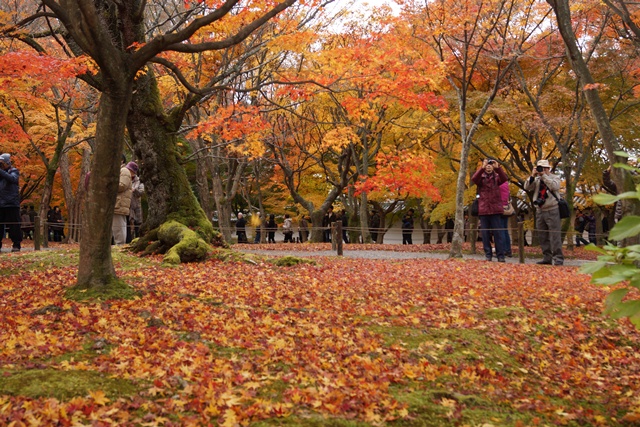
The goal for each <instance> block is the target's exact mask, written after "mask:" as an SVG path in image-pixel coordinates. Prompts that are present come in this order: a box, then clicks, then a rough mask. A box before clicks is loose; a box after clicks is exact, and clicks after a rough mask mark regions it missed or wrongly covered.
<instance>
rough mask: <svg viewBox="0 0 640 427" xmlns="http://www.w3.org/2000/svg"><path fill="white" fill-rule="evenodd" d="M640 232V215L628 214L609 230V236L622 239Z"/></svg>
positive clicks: (613, 238)
mask: <svg viewBox="0 0 640 427" xmlns="http://www.w3.org/2000/svg"><path fill="white" fill-rule="evenodd" d="M639 233H640V216H637V215H629V216H625V217H624V218H622V219H621V220H620V221H618V222H617V223H616V225H615V226H614V227H613V228H612V229H611V231H609V238H610V239H612V240H622V239H626V238H627V237H632V236H637V235H638V234H639Z"/></svg>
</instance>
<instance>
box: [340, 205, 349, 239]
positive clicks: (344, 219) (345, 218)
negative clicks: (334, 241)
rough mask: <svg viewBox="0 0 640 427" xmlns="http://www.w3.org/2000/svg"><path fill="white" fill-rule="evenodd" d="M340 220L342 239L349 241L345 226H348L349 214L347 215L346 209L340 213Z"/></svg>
mask: <svg viewBox="0 0 640 427" xmlns="http://www.w3.org/2000/svg"><path fill="white" fill-rule="evenodd" d="M340 221H341V222H342V241H343V242H345V243H349V235H348V233H347V227H349V215H347V211H346V210H344V209H343V210H342V214H341V215H340Z"/></svg>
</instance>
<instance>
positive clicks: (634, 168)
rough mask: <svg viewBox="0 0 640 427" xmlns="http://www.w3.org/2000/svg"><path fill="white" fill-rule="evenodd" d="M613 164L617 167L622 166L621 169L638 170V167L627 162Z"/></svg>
mask: <svg viewBox="0 0 640 427" xmlns="http://www.w3.org/2000/svg"><path fill="white" fill-rule="evenodd" d="M613 166H615V167H617V168H620V169H626V170H628V171H632V172H635V171H637V170H638V169H637V168H636V167H634V166H631V165H628V164H626V163H615V164H614V165H613Z"/></svg>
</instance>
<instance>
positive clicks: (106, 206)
mask: <svg viewBox="0 0 640 427" xmlns="http://www.w3.org/2000/svg"><path fill="white" fill-rule="evenodd" d="M131 92H132V90H131V87H126V86H125V88H124V90H113V91H105V92H103V93H102V95H101V96H100V107H99V108H98V119H97V122H96V125H97V127H96V138H95V139H96V143H95V151H94V153H93V160H92V162H91V176H90V178H89V193H88V198H87V204H86V206H85V214H84V215H83V217H82V237H81V239H80V262H79V265H78V284H77V288H79V289H89V288H92V289H96V290H97V289H98V288H101V287H106V286H108V285H110V284H112V283H113V282H114V281H115V280H116V272H115V269H114V267H113V260H112V258H111V221H112V218H113V211H114V208H115V202H116V196H117V194H118V182H119V177H120V165H121V156H122V150H123V147H124V129H125V124H126V120H127V111H128V109H129V104H130V101H131Z"/></svg>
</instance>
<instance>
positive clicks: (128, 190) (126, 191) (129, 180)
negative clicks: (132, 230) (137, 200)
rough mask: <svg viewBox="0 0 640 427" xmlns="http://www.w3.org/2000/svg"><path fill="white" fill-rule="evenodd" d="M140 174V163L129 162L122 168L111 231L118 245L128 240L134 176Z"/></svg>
mask: <svg viewBox="0 0 640 427" xmlns="http://www.w3.org/2000/svg"><path fill="white" fill-rule="evenodd" d="M137 174H138V165H137V163H135V162H129V163H127V164H126V166H122V167H121V168H120V181H119V183H118V195H117V197H116V206H115V209H114V211H113V221H112V223H111V232H112V233H113V241H114V243H115V244H116V245H118V246H119V245H124V244H125V243H126V242H127V216H128V215H129V211H130V209H131V194H132V193H133V178H134V177H135V176H136V175H137Z"/></svg>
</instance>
